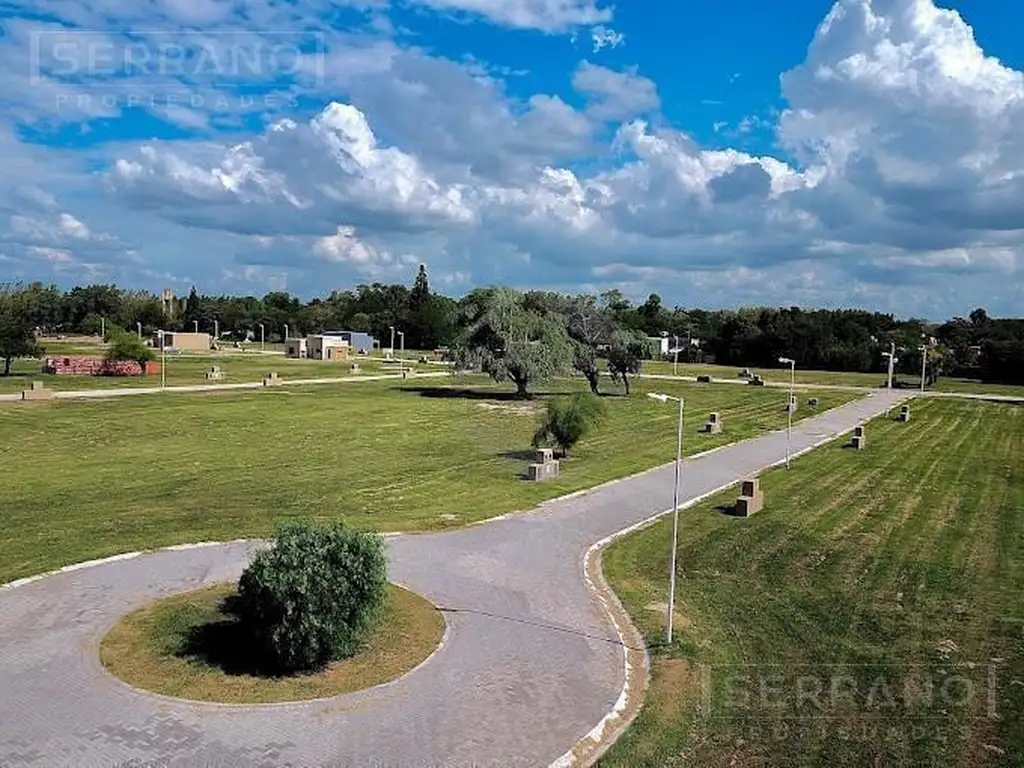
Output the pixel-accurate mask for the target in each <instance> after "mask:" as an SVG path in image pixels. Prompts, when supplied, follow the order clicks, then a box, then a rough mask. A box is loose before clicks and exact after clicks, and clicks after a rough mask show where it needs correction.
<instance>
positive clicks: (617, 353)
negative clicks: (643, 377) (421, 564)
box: [608, 331, 649, 395]
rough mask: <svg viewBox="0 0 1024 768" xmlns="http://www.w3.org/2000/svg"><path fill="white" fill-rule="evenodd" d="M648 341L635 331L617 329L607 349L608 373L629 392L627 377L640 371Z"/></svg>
mask: <svg viewBox="0 0 1024 768" xmlns="http://www.w3.org/2000/svg"><path fill="white" fill-rule="evenodd" d="M648 344H649V342H648V341H647V338H646V337H645V336H644V335H643V334H640V333H637V332H636V331H617V332H616V333H615V334H614V335H613V336H612V344H611V347H610V348H609V350H608V373H609V374H610V375H611V377H612V380H613V381H616V382H620V381H621V382H622V386H624V387H625V388H626V394H627V395H628V394H629V377H630V375H636V374H638V373H640V369H641V367H642V366H643V361H644V356H645V352H646V350H647V346H648Z"/></svg>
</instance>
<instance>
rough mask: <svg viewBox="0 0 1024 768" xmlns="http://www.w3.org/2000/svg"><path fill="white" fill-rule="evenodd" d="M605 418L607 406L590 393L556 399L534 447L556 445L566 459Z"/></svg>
mask: <svg viewBox="0 0 1024 768" xmlns="http://www.w3.org/2000/svg"><path fill="white" fill-rule="evenodd" d="M603 417H604V403H602V402H601V401H600V400H599V399H598V398H597V397H596V396H594V395H592V394H590V393H589V392H577V393H575V394H572V395H570V396H569V397H556V398H552V399H551V400H549V401H548V405H547V410H546V412H545V413H544V416H543V418H542V419H541V422H540V426H538V427H537V432H536V433H535V434H534V436H533V445H534V447H535V448H536V447H539V446H541V445H554V446H556V447H557V448H558V449H559V451H561V453H562V456H568V455H569V451H570V450H571V449H572V448H573V446H575V445H576V443H578V442H579V441H580V440H582V439H583V438H584V437H586V435H587V433H588V432H589V431H590V430H591V429H592V428H593V427H594V426H595V425H596V424H597V423H598V422H600V421H601V419H602V418H603Z"/></svg>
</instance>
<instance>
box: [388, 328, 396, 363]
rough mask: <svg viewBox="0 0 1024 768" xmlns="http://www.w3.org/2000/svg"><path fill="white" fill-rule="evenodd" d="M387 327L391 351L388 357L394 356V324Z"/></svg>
mask: <svg viewBox="0 0 1024 768" xmlns="http://www.w3.org/2000/svg"><path fill="white" fill-rule="evenodd" d="M388 328H390V329H391V351H390V353H389V355H388V356H389V357H394V356H395V326H393V325H389V326H388Z"/></svg>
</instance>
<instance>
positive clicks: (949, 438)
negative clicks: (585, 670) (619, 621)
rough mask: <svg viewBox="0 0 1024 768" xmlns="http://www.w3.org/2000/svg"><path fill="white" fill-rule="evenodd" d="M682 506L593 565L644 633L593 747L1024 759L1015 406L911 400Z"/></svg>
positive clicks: (872, 761)
mask: <svg viewBox="0 0 1024 768" xmlns="http://www.w3.org/2000/svg"><path fill="white" fill-rule="evenodd" d="M867 440H868V443H867V445H868V447H867V449H866V450H865V451H851V450H849V449H846V448H844V447H843V445H842V444H840V443H835V444H832V445H829V446H826V447H824V448H822V449H820V450H818V451H815V452H813V453H811V454H808V455H806V456H804V457H801V458H800V459H798V460H797V461H795V462H794V464H793V467H792V469H790V470H788V471H787V470H784V469H779V470H774V471H771V472H768V473H765V474H764V475H763V476H762V486H763V488H764V491H765V503H766V506H765V509H764V510H763V511H762V512H761V513H759V514H758V515H756V516H754V517H752V518H750V519H738V518H733V517H730V516H728V515H726V514H723V512H722V511H721V509H722V508H723V507H724V506H725V505H728V504H731V503H732V501H734V499H735V492H731V493H727V494H724V495H722V496H720V497H718V498H715V499H712V500H709V501H708V502H707V503H705V504H702V505H699V506H697V507H694V508H693V509H690V510H687V511H686V512H684V513H683V519H682V521H681V524H680V544H679V547H680V548H679V569H678V578H677V603H676V619H675V629H676V637H675V642H674V643H673V645H672V646H671V647H666V646H665V644H664V641H663V638H664V629H663V627H664V610H665V605H666V599H667V585H666V583H665V582H666V581H667V570H668V562H669V547H670V532H671V527H670V526H671V522H670V521H667V520H666V521H661V522H659V523H658V524H656V525H654V526H652V527H650V528H648V529H645V530H643V531H640V532H637V533H635V534H632V535H630V536H628V537H625V538H624V539H622V540H620V541H618V542H616V543H614V544H613V545H612V546H611V547H609V549H608V550H607V551H606V552H605V553H604V564H605V572H606V574H607V577H608V580H609V582H610V583H611V584H612V586H613V587H614V589H615V590H616V591H617V593H618V594H619V595H620V597H621V598H622V600H623V603H624V605H625V606H626V607H627V609H628V610H629V612H630V614H631V615H632V617H633V620H634V622H635V623H636V624H637V626H638V627H639V628H640V630H641V631H642V632H643V634H644V636H645V638H646V641H647V644H648V646H649V648H650V649H651V663H652V669H651V682H650V688H649V690H648V693H647V697H646V700H645V703H644V707H643V709H642V711H641V713H640V714H639V716H638V717H637V719H636V720H635V721H634V723H633V724H632V726H631V727H630V729H629V730H628V731H627V732H626V733H625V734H624V736H623V737H622V738H621V739H620V740H619V742H618V743H617V744H615V745H614V746H613V747H612V749H611V750H610V751H609V752H608V753H607V754H606V755H605V757H604V758H603V759H602V761H601V765H604V766H630V768H633V767H635V766H669V765H702V766H725V765H742V766H753V765H758V766H762V765H763V766H769V765H787V766H811V765H829V766H862V765H887V766H889V765H893V766H911V765H957V766H979V765H1021V764H1024V684H1022V682H1021V681H1022V680H1024V589H1022V588H1024V516H1022V515H1021V510H1022V509H1024V463H1022V462H1021V461H1020V457H1021V456H1022V455H1024V407H1020V406H1014V405H1005V404H995V403H987V402H963V401H938V400H931V401H924V402H917V403H915V404H914V406H913V417H912V420H911V422H910V423H908V424H901V423H898V422H895V421H892V420H887V419H885V418H879V419H876V420H874V421H872V422H870V423H869V424H868V425H867Z"/></svg>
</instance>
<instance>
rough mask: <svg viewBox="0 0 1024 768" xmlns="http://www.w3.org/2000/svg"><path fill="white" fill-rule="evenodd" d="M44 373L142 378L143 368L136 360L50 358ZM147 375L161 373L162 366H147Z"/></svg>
mask: <svg viewBox="0 0 1024 768" xmlns="http://www.w3.org/2000/svg"><path fill="white" fill-rule="evenodd" d="M42 370H43V373H50V374H55V375H57V376H141V375H142V366H141V365H139V363H138V362H136V361H135V360H116V361H113V362H107V361H106V360H104V359H103V358H101V357H48V358H46V360H45V361H44V362H43V369H42ZM146 372H147V373H159V372H160V364H159V363H156V364H152V363H147V364H146Z"/></svg>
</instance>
